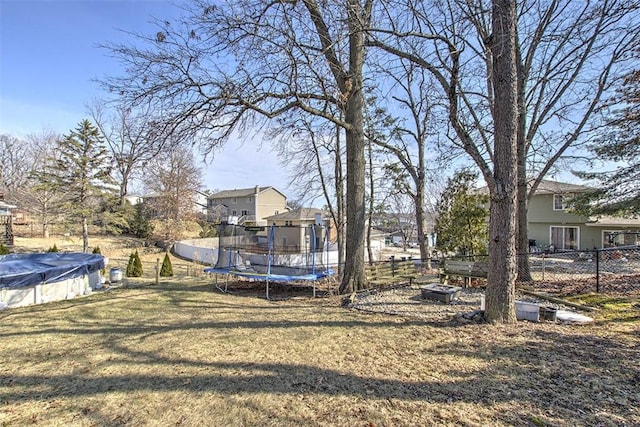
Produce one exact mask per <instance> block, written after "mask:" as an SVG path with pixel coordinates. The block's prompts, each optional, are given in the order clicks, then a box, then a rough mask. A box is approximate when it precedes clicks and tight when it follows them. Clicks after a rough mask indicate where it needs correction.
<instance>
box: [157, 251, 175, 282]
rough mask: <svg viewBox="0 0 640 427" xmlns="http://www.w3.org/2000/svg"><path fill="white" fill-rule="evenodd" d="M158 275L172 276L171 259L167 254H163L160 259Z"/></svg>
mask: <svg viewBox="0 0 640 427" xmlns="http://www.w3.org/2000/svg"><path fill="white" fill-rule="evenodd" d="M160 276H162V277H172V276H173V266H172V265H171V259H170V258H169V254H168V253H165V254H164V260H163V261H162V268H160Z"/></svg>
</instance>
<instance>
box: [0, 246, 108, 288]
mask: <svg viewBox="0 0 640 427" xmlns="http://www.w3.org/2000/svg"><path fill="white" fill-rule="evenodd" d="M103 268H105V262H104V257H103V256H102V255H100V254H85V253H79V252H50V253H44V254H9V255H2V256H0V288H21V287H25V286H32V285H36V284H39V283H51V282H58V281H61V280H66V279H73V278H76V277H82V276H84V275H85V274H89V273H93V272H95V271H98V270H101V269H103Z"/></svg>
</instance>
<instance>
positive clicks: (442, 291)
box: [420, 283, 462, 304]
mask: <svg viewBox="0 0 640 427" xmlns="http://www.w3.org/2000/svg"><path fill="white" fill-rule="evenodd" d="M461 289H462V288H460V287H458V286H449V285H442V284H440V283H429V284H426V285H423V286H420V293H421V295H422V298H423V299H430V300H434V301H440V302H444V303H446V304H449V303H450V302H451V301H453V300H455V299H456V298H458V295H459V294H460V290H461Z"/></svg>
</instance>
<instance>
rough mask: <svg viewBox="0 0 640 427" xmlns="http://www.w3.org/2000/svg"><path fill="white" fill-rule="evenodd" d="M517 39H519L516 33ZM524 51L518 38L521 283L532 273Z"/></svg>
mask: <svg viewBox="0 0 640 427" xmlns="http://www.w3.org/2000/svg"><path fill="white" fill-rule="evenodd" d="M516 37H518V35H517V33H516ZM522 61H523V60H522V51H521V50H520V41H519V39H518V38H516V66H517V72H518V77H517V83H518V92H517V96H518V137H517V143H518V209H517V212H518V214H517V224H518V238H517V242H516V256H517V261H516V263H517V278H516V280H517V281H519V282H529V281H531V271H530V269H529V232H528V225H529V224H528V219H527V212H528V206H527V204H528V199H527V192H528V188H527V187H528V186H527V151H528V148H529V147H528V146H527V135H526V132H527V114H526V109H527V106H526V102H527V100H526V88H525V85H526V83H527V82H526V76H525V69H524V64H523V62H522Z"/></svg>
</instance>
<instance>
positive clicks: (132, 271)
mask: <svg viewBox="0 0 640 427" xmlns="http://www.w3.org/2000/svg"><path fill="white" fill-rule="evenodd" d="M140 276H142V262H141V261H140V255H138V251H135V252H134V253H132V254H131V255H130V256H129V263H128V264H127V277H140Z"/></svg>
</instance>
